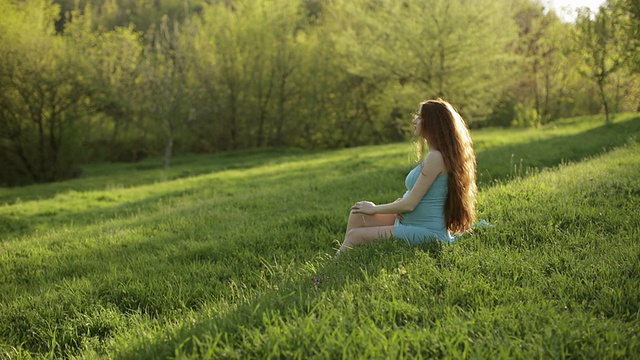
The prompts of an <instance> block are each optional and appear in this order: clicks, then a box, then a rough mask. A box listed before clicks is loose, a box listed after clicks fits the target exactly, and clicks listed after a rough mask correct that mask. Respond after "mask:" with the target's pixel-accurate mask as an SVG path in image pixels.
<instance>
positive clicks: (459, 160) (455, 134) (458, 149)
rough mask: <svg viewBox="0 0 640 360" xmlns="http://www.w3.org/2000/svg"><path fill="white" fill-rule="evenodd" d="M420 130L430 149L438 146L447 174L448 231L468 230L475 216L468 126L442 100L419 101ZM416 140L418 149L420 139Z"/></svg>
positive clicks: (421, 144)
mask: <svg viewBox="0 0 640 360" xmlns="http://www.w3.org/2000/svg"><path fill="white" fill-rule="evenodd" d="M418 116H419V117H420V119H421V120H422V122H421V129H420V134H421V138H422V139H424V140H426V142H427V146H428V147H429V148H430V149H434V150H438V151H439V152H440V153H441V154H442V157H443V159H444V165H445V167H446V169H447V172H448V174H449V178H448V184H447V185H448V192H447V200H446V203H445V210H444V218H445V222H446V224H447V228H448V229H449V231H450V232H451V233H454V234H461V233H464V232H467V231H470V230H471V226H472V224H473V222H474V221H475V217H476V195H477V192H478V188H477V185H476V155H475V152H474V151H473V141H472V140H471V135H470V134H469V128H468V127H467V124H466V123H465V121H464V119H462V116H460V114H458V112H457V111H456V110H455V109H454V108H453V106H451V104H449V103H448V102H446V101H445V100H442V99H437V100H427V101H424V102H422V103H420V111H419V113H418ZM422 139H421V140H420V141H419V144H418V146H419V149H420V152H422V149H423V147H424V140H422Z"/></svg>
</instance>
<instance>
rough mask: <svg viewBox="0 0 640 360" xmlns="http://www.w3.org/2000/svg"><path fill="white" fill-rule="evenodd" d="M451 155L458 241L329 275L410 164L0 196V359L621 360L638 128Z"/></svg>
mask: <svg viewBox="0 0 640 360" xmlns="http://www.w3.org/2000/svg"><path fill="white" fill-rule="evenodd" d="M603 123H604V119H603V115H601V116H588V117H580V118H571V119H564V120H562V121H559V122H557V123H554V124H550V125H547V126H544V127H541V128H536V129H481V130H476V131H474V132H473V133H472V135H473V138H474V143H475V146H476V152H477V158H478V182H479V186H480V193H479V199H478V218H479V219H483V220H486V221H487V222H489V223H490V224H491V226H485V227H479V228H477V229H476V230H475V231H474V232H473V233H471V234H465V235H463V236H462V237H461V238H459V239H458V241H456V242H455V243H454V244H441V243H431V244H424V245H420V246H417V247H410V246H408V245H406V244H404V243H402V242H400V241H396V240H394V239H388V240H383V241H380V242H378V243H376V244H373V245H370V246H365V247H360V248H356V249H354V250H352V251H350V252H347V253H345V254H344V256H343V257H341V258H340V259H339V261H337V262H335V261H333V259H332V258H333V254H334V253H335V250H336V249H337V247H338V244H339V243H338V241H340V240H341V238H342V237H343V233H344V229H345V227H346V222H347V215H348V210H349V208H350V206H351V204H353V203H354V202H355V201H358V200H365V199H366V200H371V201H374V202H389V201H393V200H394V199H396V198H397V197H398V196H400V195H401V194H402V193H403V191H404V189H403V186H404V185H403V184H404V177H405V176H406V173H407V172H408V170H410V169H411V167H412V166H413V164H414V163H415V161H416V158H415V154H414V153H413V148H412V145H411V144H410V143H409V142H404V143H397V144H389V145H381V146H366V147H357V148H350V149H343V150H332V151H303V150H291V149H268V150H247V151H238V152H229V153H220V154H214V155H198V156H196V155H193V156H182V157H177V158H176V159H175V161H173V163H172V165H173V167H172V168H171V169H169V170H163V169H162V168H161V166H162V164H161V161H160V160H159V159H157V158H156V159H146V160H143V161H141V162H138V163H130V164H93V165H87V166H85V167H84V168H83V173H82V176H81V177H80V178H78V179H74V180H69V181H65V182H60V183H55V184H45V185H35V186H28V187H22V188H10V189H9V188H2V189H0V358H7V359H28V358H57V357H67V358H115V359H139V358H179V359H186V358H238V359H244V358H300V359H308V358H367V359H368V358H434V357H435V358H456V359H457V358H462V357H471V358H509V359H512V358H522V359H525V358H526V359H529V358H567V357H570V358H599V359H617V358H630V357H633V356H636V355H637V354H639V353H640V339H638V333H640V230H639V229H640V216H639V212H638V206H639V205H640V144H639V143H638V138H639V136H640V115H639V114H618V115H617V117H616V119H615V121H614V122H613V123H612V124H609V125H602V124H603Z"/></svg>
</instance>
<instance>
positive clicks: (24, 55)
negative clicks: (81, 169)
mask: <svg viewBox="0 0 640 360" xmlns="http://www.w3.org/2000/svg"><path fill="white" fill-rule="evenodd" d="M1 6H3V7H4V9H3V11H5V12H3V16H2V20H0V33H2V34H3V39H2V41H1V42H0V57H1V58H0V89H1V90H2V97H0V148H1V149H2V155H3V156H2V157H1V160H0V161H1V162H2V164H1V165H2V169H3V170H2V172H1V175H2V180H1V181H2V182H4V183H7V184H10V185H15V184H25V183H31V182H49V181H54V180H59V179H64V178H68V177H71V176H74V175H77V169H76V168H75V165H76V163H77V161H78V160H80V159H78V155H79V154H81V152H79V151H77V149H78V147H79V146H80V144H79V139H80V137H79V136H78V133H79V132H80V131H81V128H82V122H83V119H85V118H86V113H87V111H88V108H87V100H88V96H89V95H90V91H89V90H88V89H87V87H86V83H85V82H83V80H82V77H81V75H80V73H79V72H78V69H79V68H82V64H81V59H77V58H74V57H69V56H67V55H68V54H67V51H68V46H67V44H66V43H65V41H64V39H63V38H62V37H59V36H55V30H54V28H53V24H54V20H55V18H56V16H57V14H58V11H59V10H58V7H57V6H54V5H50V4H49V3H48V1H41V0H31V1H27V2H25V3H23V4H20V5H16V6H12V5H11V4H7V3H6V2H3V3H2V5H1Z"/></svg>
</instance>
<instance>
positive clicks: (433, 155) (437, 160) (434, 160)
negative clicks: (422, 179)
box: [422, 150, 444, 165]
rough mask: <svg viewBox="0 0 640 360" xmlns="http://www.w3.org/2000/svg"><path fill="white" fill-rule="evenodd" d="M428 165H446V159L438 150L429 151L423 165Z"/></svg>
mask: <svg viewBox="0 0 640 360" xmlns="http://www.w3.org/2000/svg"><path fill="white" fill-rule="evenodd" d="M426 163H429V164H433V165H437V164H443V165H444V158H443V156H442V153H441V152H440V151H438V150H429V152H428V153H427V155H426V156H425V157H424V160H422V164H423V165H424V164H426Z"/></svg>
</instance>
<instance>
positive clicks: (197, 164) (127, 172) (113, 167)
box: [0, 148, 319, 204]
mask: <svg viewBox="0 0 640 360" xmlns="http://www.w3.org/2000/svg"><path fill="white" fill-rule="evenodd" d="M318 153H319V152H317V151H310V150H300V149H272V148H267V149H248V150H236V151H229V152H221V153H217V154H210V155H203V154H198V155H184V156H177V157H175V158H174V159H172V162H171V168H169V169H168V170H164V169H163V167H162V159H160V158H149V159H145V160H143V161H140V162H137V163H103V164H89V165H85V166H83V174H82V176H81V177H80V178H77V179H69V180H65V181H59V182H56V183H48V184H35V185H29V186H25V187H15V188H1V187H0V204H1V203H7V204H13V203H15V202H16V201H29V200H43V199H50V198H52V197H54V196H56V195H57V194H60V193H64V192H68V191H79V192H80V191H94V190H105V189H107V190H108V189H109V188H110V187H114V188H130V187H135V186H143V185H149V184H154V183H161V182H166V181H172V180H177V179H183V178H188V177H193V176H198V175H205V174H211V173H216V172H221V171H225V170H241V169H250V168H253V167H257V166H262V165H265V164H278V163H283V162H286V161H288V160H290V159H291V158H295V159H300V158H308V157H313V156H314V155H316V154H318Z"/></svg>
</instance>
